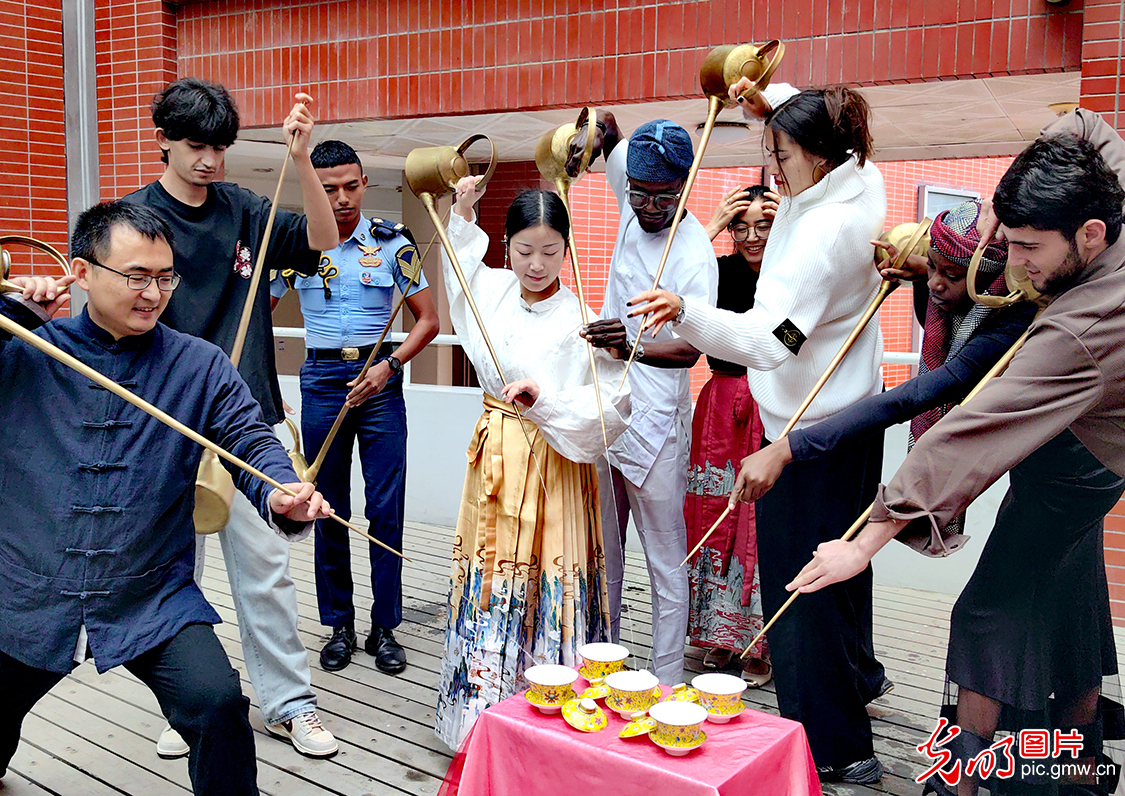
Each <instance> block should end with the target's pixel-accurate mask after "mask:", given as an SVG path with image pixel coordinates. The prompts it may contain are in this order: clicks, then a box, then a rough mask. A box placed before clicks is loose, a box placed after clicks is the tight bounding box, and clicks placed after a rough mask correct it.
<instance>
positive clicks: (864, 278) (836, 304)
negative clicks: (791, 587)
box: [632, 88, 889, 783]
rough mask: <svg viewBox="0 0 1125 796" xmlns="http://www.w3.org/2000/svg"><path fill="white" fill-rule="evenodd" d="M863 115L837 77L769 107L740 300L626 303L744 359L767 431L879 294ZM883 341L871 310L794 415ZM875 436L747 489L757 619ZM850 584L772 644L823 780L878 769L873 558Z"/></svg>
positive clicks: (799, 612) (783, 627)
mask: <svg viewBox="0 0 1125 796" xmlns="http://www.w3.org/2000/svg"><path fill="white" fill-rule="evenodd" d="M868 113H869V110H868V107H867V103H866V102H865V101H864V100H863V98H862V97H861V96H860V95H859V94H858V93H856V92H853V91H851V90H849V89H845V88H835V89H827V90H822V91H804V92H801V93H799V94H797V95H796V96H794V97H792V98H790V99H789V100H787V101H786V102H784V103H782V104H780V105H779V106H778V107H777V109H776V110H774V111H773V112H772V113H770V114H769V116H768V117H767V119H766V131H765V145H766V149H767V152H768V155H769V162H770V170H771V173H772V175H773V177H774V179H775V180H776V181H777V184H778V189H779V192H780V193H781V194H782V200H781V203H780V207H779V209H778V211H777V217H776V219H775V220H774V223H773V228H772V230H771V231H770V237H769V241H768V243H767V244H766V250H765V256H764V258H763V260H762V270H761V276H760V277H759V280H758V288H757V293H756V295H755V299H754V307H753V308H752V309H751V310H749V311H748V312H745V313H742V314H735V313H732V312H728V311H724V310H719V309H715V308H714V307H708V306H704V305H702V304H699V305H697V304H696V303H695V302H690V303H687V304H685V302H684V301H683V300H681V299H680V298H679V297H678V296H675V295H672V294H670V293H668V292H667V291H655V292H653V291H650V292H647V293H644V294H641V295H640V296H637V297H636V298H634V299H633V301H632V304H633V306H635V307H637V309H636V310H635V311H634V314H640V313H646V312H650V311H651V312H653V314H654V315H653V318H652V319H651V321H650V322H655V323H656V324H659V326H662V325H663V324H664V323H667V322H672V323H673V325H674V329H675V332H676V334H677V335H679V336H680V337H682V338H683V339H684V340H686V341H687V342H689V343H691V344H692V345H694V346H695V347H696V348H698V349H699V350H700V351H702V352H704V353H706V354H711V355H715V356H719V357H722V358H723V359H726V360H730V361H732V362H737V363H739V364H742V365H746V366H747V368H748V377H749V381H750V391H751V393H752V394H753V396H754V399H755V400H756V401H757V402H758V406H759V409H760V411H761V417H762V424H763V426H764V427H765V436H766V438H767V439H768V440H776V439H777V438H778V436H779V435H780V434H781V431H782V429H783V428H784V426H785V424H786V422H787V421H788V420H789V418H790V417H791V416H792V415H793V414H794V413H795V412H796V410H797V408H798V407H799V406H800V404H801V402H802V401H803V400H804V398H805V396H806V395H807V394H808V393H809V391H810V390H811V389H812V387H813V385H814V384H815V383H816V380H817V379H818V378H819V376H820V374H821V373H823V372H824V370H825V369H826V367H827V365H828V363H829V361H830V360H831V359H832V357H833V356H835V354H836V352H837V351H839V349H840V347H841V345H842V344H843V342H844V340H845V338H846V337H847V336H848V333H849V332H850V331H851V330H852V328H853V327H854V326H855V324H856V322H857V320H858V318H859V316H860V315H861V314H862V313H863V310H864V309H865V308H866V306H867V305H868V304H869V303H870V301H871V299H872V298H873V297H874V296H875V293H876V292H877V291H878V287H879V276H878V274H877V273H876V271H875V269H874V268H873V267H872V253H873V250H872V246H871V243H870V241H871V239H872V238H876V237H878V235H879V234H880V232H882V229H883V222H884V218H885V215H886V205H887V200H886V192H885V191H884V188H883V178H882V176H881V175H880V173H879V170H878V169H877V168H876V167H875V166H874V165H873V164H872V163H871V162H870V161H869V160H868V157H869V156H870V154H871V150H872V143H871V136H870V132H869V131H868V127H867V117H868ZM646 302H647V303H646ZM659 326H657V327H656V328H659ZM882 353H883V343H882V336H881V334H880V332H879V324H878V323H877V322H872V323H870V324H868V326H867V328H866V329H865V330H864V332H863V333H862V334H861V335H860V337H859V339H858V340H857V341H856V343H855V345H854V346H853V348H852V350H851V352H850V353H849V354H848V356H847V357H846V358H845V359H844V361H843V363H842V364H841V365H840V367H839V369H838V370H837V371H836V373H835V374H834V375H833V376H832V378H831V379H830V380H829V382H828V383H827V385H826V386H825V387H824V389H823V390H821V392H820V394H819V395H818V396H817V398H816V400H814V401H813V403H812V405H811V406H810V407H809V408H808V410H807V411H806V412H805V414H804V417H803V419H802V421H801V423H800V425H807V424H811V423H815V422H816V421H817V420H819V419H822V418H825V417H828V416H829V415H831V414H833V413H835V412H838V411H840V410H841V409H844V408H846V407H847V406H849V405H851V404H853V403H855V402H856V401H859V400H861V399H863V398H866V397H868V396H870V395H874V394H876V393H878V392H879V391H880V390H881V389H882V374H881V369H880V362H881V359H882ZM882 442H883V441H882V436H881V434H880V435H879V436H877V437H876V438H869V439H866V440H862V441H859V442H857V443H855V444H853V445H850V446H849V447H848V449H847V450H838V451H835V452H834V455H833V456H832V459H831V461H825V460H818V462H817V464H816V465H813V466H811V467H805V468H802V469H801V471H800V472H797V473H790V472H788V471H787V472H786V474H785V477H784V479H781V480H779V481H778V482H777V485H776V486H775V488H774V491H773V492H771V493H769V494H768V495H766V496H765V497H763V498H762V499H761V500H759V501H758V503H757V517H758V553H759V568H760V573H761V587H762V607H763V610H764V613H765V615H766V616H770V615H772V614H773V613H774V612H775V611H776V610H777V609H778V608H779V607H780V606H781V604H782V603H783V602H784V601H785V599H786V598H787V597H788V593H787V592H786V591H785V584H786V583H788V582H789V581H790V580H791V579H792V578H793V577H794V576H795V575H796V574H797V572H798V571H800V569H801V567H802V566H803V565H804V563H805V561H806V560H807V559H808V554H809V551H810V550H814V549H816V546H817V545H818V544H819V543H820V542H823V541H827V540H830V539H834V538H837V537H839V536H841V535H842V534H843V532H844V531H845V530H846V528H847V526H848V524H849V523H850V522H851V521H852V520H853V519H854V518H855V516H856V515H857V514H859V512H860V511H861V510H862V509H863V507H864V506H866V505H867V504H868V503H870V501H871V500H872V499H873V498H874V494H875V488H876V486H877V485H878V479H879V471H880V468H881V464H882ZM782 480H784V481H785V484H782ZM778 487H781V488H782V491H781V492H780V493H778V491H777V489H778ZM849 583H851V584H853V586H852V588H845V589H838V590H837V591H836V592H835V593H833V594H831V595H829V596H826V597H825V599H823V600H819V601H816V602H813V601H809V602H805V600H804V598H802V599H801V600H798V601H797V602H795V603H794V604H793V607H792V608H791V609H790V610H789V612H788V613H787V614H786V616H785V617H784V618H783V619H782V620H781V621H779V622H778V623H777V625H775V627H774V629H772V630H771V631H770V634H769V642H770V650H771V653H772V654H773V663H774V676H775V679H776V682H777V692H778V704H779V707H780V710H781V714H782V715H783V716H786V717H787V718H792V719H795V720H797V721H800V722H802V723H803V724H804V725H805V729H806V731H807V732H808V735H809V743H810V746H811V748H812V752H813V757H814V758H815V759H816V762H817V766H818V768H819V769H821V776H822V778H824V779H826V780H830V779H836V780H843V781H847V782H858V783H868V782H874V781H875V780H877V779H879V777H880V776H881V775H882V766H881V765H880V764H879V762H878V760H877V759H876V758H875V756H874V751H873V749H872V746H871V725H870V721H869V719H868V717H867V713H866V710H865V708H864V706H865V704H866V702H868V701H870V700H871V699H873V698H875V697H876V696H878V695H880V693H885V691H886V690H887V688H889V683H887V682H886V680H885V676H884V673H883V670H882V667H881V666H880V665H879V664H878V662H877V661H876V660H875V659H874V654H873V652H872V649H871V571H870V569H868V571H867V572H866V573H864V575H863V576H861V577H860V579H858V580H855V581H849ZM794 611H796V615H794Z"/></svg>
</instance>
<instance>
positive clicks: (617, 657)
mask: <svg viewBox="0 0 1125 796" xmlns="http://www.w3.org/2000/svg"><path fill="white" fill-rule="evenodd" d="M578 657H579V658H581V659H582V666H581V668H579V670H578V673H579V674H581V675H582V676H583V677H585V678H586V679H587V680H597V679H602V678H605V676H606V675H609V674H613V673H614V672H619V671H621V670H622V669H624V668H625V659H626V658H628V657H629V650H628V649H626V648H625V647H622V646H621V645H620V644H608V643H605V642H602V641H598V642H594V643H592V644H583V645H582V646H581V647H579V648H578Z"/></svg>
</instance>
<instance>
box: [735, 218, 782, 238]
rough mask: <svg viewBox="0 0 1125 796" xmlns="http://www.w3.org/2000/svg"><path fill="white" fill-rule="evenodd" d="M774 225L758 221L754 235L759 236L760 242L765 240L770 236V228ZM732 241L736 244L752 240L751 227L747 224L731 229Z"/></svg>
mask: <svg viewBox="0 0 1125 796" xmlns="http://www.w3.org/2000/svg"><path fill="white" fill-rule="evenodd" d="M772 226H773V225H772V224H771V223H770V222H769V221H758V222H757V223H755V224H754V226H753V230H754V234H755V235H757V236H758V240H765V239H766V238H768V237H769V236H770V227H772ZM729 230H730V236H731V239H732V240H734V241H735V242H736V243H742V241H744V240H750V230H751V227H750V226H749V225H747V224H735V225H734V226H731V227H729Z"/></svg>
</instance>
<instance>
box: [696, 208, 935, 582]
mask: <svg viewBox="0 0 1125 796" xmlns="http://www.w3.org/2000/svg"><path fill="white" fill-rule="evenodd" d="M932 223H933V222H932V221H931V220H930V219H928V218H926V219H923V220H922V221H921V222H919V223H916V224H915V223H913V222H911V223H908V224H900V225H899V226H897V227H894V228H893V229H891V230H890V231H888V232H887V233H886V234H885V235H884V236H883V237H884V238H887V239H888V240H889V242H891V243H896V244H898V246H899V247H900V248H899V252H898V256H896V257H895V259H894V262H893V263H892V264H890V265H889V266H887V267H890V268H902V266H903V265H905V263H906V258H907V257H909V256H910V255H911V254H920V255H922V256H925V253H926V251H927V249H928V247H929V234H928V233H929V230H930V225H931V224H932ZM904 228H908V229H904ZM903 237H906V240H905V242H904V241H903V240H902V238H903ZM898 284H899V283H898V282H897V281H895V280H893V279H888V280H884V281H883V283H882V284H880V285H879V292H878V293H876V294H875V298H874V299H872V300H871V303H870V304H868V305H867V309H866V310H864V312H863V315H861V316H860V317H859V320H858V321H857V322H856V325H855V327H854V328H853V329H852V331H851V334H849V335H848V337H847V339H846V340H844V344H843V345H842V346H840V350H839V351H837V352H836V356H834V357H832V361H831V362H829V363H828V367H827V368H825V369H824V373H822V374H821V375H820V378H819V379H817V380H816V384H814V385H813V388H812V389H811V390H810V391H809V394H808V395H806V396H805V400H803V401H801V405H800V406H799V407H797V411H796V412H794V413H793V417H791V418H789V422H788V423H786V424H785V428H783V429H782V430H781V434H780V435H778V439H781V438H782V437H784V436H786V435H787V434H788V433H789V432H790V431H792V430H793V427H794V426H796V425H797V421H799V420H800V419H801V416H802V415H804V414H805V410H806V409H808V408H809V406H810V405H811V404H812V402H813V400H814V399H815V398H816V396H817V395H818V394H819V393H820V391H821V389H822V388H823V387H824V385H825V384H826V383H827V382H828V379H829V378H830V377H831V376H832V374H833V373H835V372H836V368H838V367H839V366H840V363H841V362H843V361H844V357H845V356H847V353H848V352H849V351H851V349H852V346H853V345H855V341H856V340H858V339H859V336H860V335H861V334H862V333H863V330H864V329H866V328H867V324H868V323H869V322H870V321H871V319H872V318H873V317H875V313H876V312H878V311H879V307H880V306H882V304H883V301H884V300H885V299H886V298H887V296H889V295H890V294H891V293H893V292H894V290H895V288H897V287H898ZM740 495H741V492H740V493H739V495H735V496H734V497H733V501H732V502H736V501H737V500H738V499H739V496H740ZM731 505H732V504H731V503H727V507H726V508H725V509H723V513H722V514H720V515H719V519H717V520H715V524H714V525H712V526H711V528H710V530H708V531H707V533H705V534H703V538H701V539H700V540H699V543H698V544H696V545H695V547H693V548H692V550H691V552H690V553H688V555H687V558H685V559H684V560H683V561H682V562H681V564H680V566H683V565H684V564H686V563H687V562H688V561H690V560H691V559H692V557H693V556H694V555H695V554H696V553H698V552H699V548H701V547H703V545H704V543H705V542H706V541H707V540H708V539H710V538H711V534H713V533H714V532H715V529H716V528H718V527H719V526H720V525H722V524H723V520H725V519H726V518H727V517H729V516H730V512H731Z"/></svg>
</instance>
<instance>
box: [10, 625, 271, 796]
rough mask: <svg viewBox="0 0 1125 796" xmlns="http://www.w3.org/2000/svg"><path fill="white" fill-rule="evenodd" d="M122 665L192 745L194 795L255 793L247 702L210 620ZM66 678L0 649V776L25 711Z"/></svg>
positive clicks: (13, 749)
mask: <svg viewBox="0 0 1125 796" xmlns="http://www.w3.org/2000/svg"><path fill="white" fill-rule="evenodd" d="M125 668H126V669H128V670H129V671H130V672H132V673H133V674H134V675H136V677H137V678H138V679H140V680H141V681H142V682H143V683H144V684H145V685H147V686H148V687H149V688H151V689H152V692H153V693H154V694H156V699H157V701H159V703H160V709H161V711H162V712H163V713H164V715H165V716H167V717H168V722H169V723H170V724H171V725H172V727H173V728H174V729H175V730H176V732H178V733H179V734H180V735H181V736H183V739H184V740H185V741H186V742H187V744H188V746H190V747H191V753H190V754H189V755H188V775H189V776H190V777H191V784H192V790H193V791H194V792H195V794H196V796H257V793H258V785H257V774H258V771H257V760H256V759H255V757H254V732H253V730H251V728H250V718H249V716H250V700H249V699H247V698H246V697H245V696H243V695H242V686H241V683H240V682H239V680H238V673H237V672H235V670H234V669H233V668H231V665H230V661H229V660H228V659H227V654H226V652H225V651H224V650H223V647H222V644H220V643H219V639H218V637H217V636H216V635H215V631H214V630H213V629H212V627H211V626H210V625H188V626H187V627H185V628H184V629H183V630H181V631H180V632H179V633H177V634H176V635H175V636H174V637H173V638H172V639H171V640H169V641H167V642H165V643H164V644H161V645H160V646H159V647H156V648H155V649H152V650H149V651H148V652H146V653H144V654H143V655H141V656H139V657H137V658H135V659H133V660H131V661H129V662H128V663H126V664H125ZM65 676H66V675H62V674H59V673H58V672H48V671H45V670H43V669H36V668H33V667H31V666H27V665H26V664H23V663H20V662H19V661H17V660H16V659H15V658H12V657H11V656H9V655H5V654H4V653H3V652H0V683H4V687H5V689H6V690H7V692H8V698H7V699H8V704H9V705H11V706H12V708H13V713H12V714H10V715H9V717H8V719H7V720H6V721H4V722H0V776H3V774H4V772H6V771H7V769H8V762H9V761H10V760H11V759H12V755H14V754H15V753H16V746H17V745H18V744H19V741H20V726H21V725H22V724H23V718H24V716H26V715H27V714H28V712H29V711H30V710H31V708H32V707H33V706H34V705H35V703H36V702H38V701H39V700H40V699H42V698H43V696H44V695H45V694H46V693H47V692H48V691H50V690H51V688H53V687H54V686H55V684H56V683H58V682H59V681H60V680H62V679H63V678H64V677H65Z"/></svg>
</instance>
